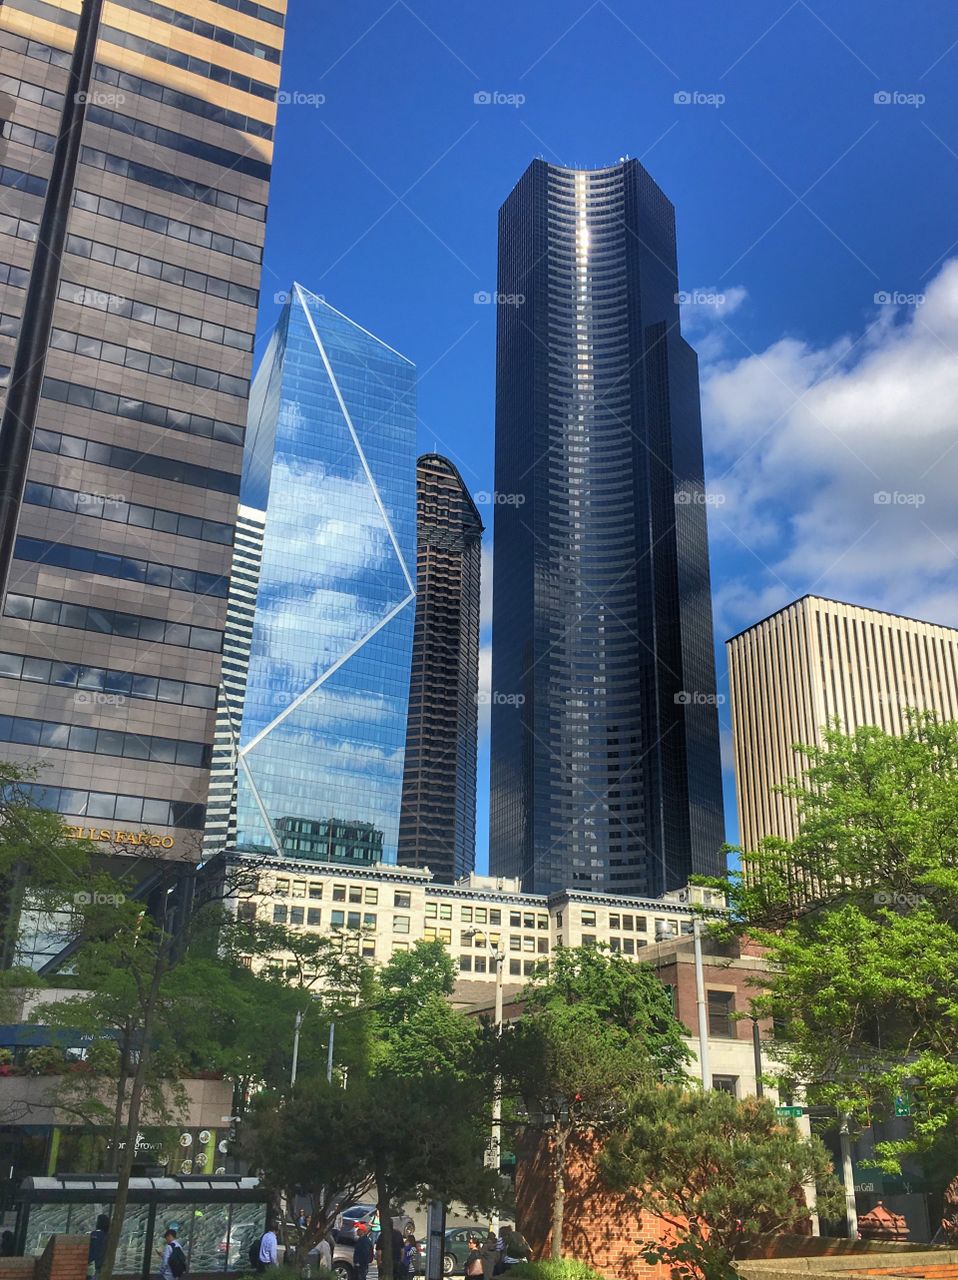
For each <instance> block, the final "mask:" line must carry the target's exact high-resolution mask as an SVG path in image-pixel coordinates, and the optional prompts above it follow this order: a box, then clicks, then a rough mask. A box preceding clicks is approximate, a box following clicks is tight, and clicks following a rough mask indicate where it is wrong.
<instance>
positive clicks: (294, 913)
mask: <svg viewBox="0 0 958 1280" xmlns="http://www.w3.org/2000/svg"><path fill="white" fill-rule="evenodd" d="M305 914H306V913H305V909H304V908H303V907H290V909H289V922H290V924H302V923H303V918H304V916H305Z"/></svg>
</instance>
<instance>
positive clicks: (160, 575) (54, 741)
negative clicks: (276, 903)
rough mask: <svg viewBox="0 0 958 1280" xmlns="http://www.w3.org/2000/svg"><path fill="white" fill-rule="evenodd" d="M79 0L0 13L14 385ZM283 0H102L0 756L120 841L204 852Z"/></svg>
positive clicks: (25, 2)
mask: <svg viewBox="0 0 958 1280" xmlns="http://www.w3.org/2000/svg"><path fill="white" fill-rule="evenodd" d="M77 8H78V6H77V5H76V4H73V3H69V4H68V3H62V2H61V0H7V2H6V3H4V4H3V5H2V7H0V49H2V54H3V68H4V74H3V76H2V77H0V91H2V93H0V116H2V117H3V118H2V121H0V123H2V130H0V135H2V139H0V186H2V191H0V195H2V205H0V208H2V211H0V379H2V382H3V388H2V394H3V396H5V395H6V389H7V387H8V384H9V375H10V368H11V366H12V365H13V362H14V352H15V349H16V344H17V342H18V340H19V339H20V336H21V335H20V327H21V319H22V315H23V308H24V301H25V297H26V289H27V286H28V284H29V283H30V276H31V270H32V266H33V259H34V248H35V243H36V239H37V233H38V228H39V223H40V219H41V215H42V211H43V207H44V201H45V200H46V198H47V195H48V192H49V191H50V187H51V179H52V177H53V175H52V173H51V167H52V152H53V148H54V145H55V140H56V136H57V134H58V133H59V131H60V120H61V110H62V109H63V104H64V94H65V89H66V85H67V74H68V69H69V66H70V60H71V50H72V46H73V43H74V39H75V32H76V29H77V22H78V14H77ZM285 9H286V5H285V0H249V3H245V2H244V3H243V4H242V5H236V4H234V5H230V4H224V3H217V2H216V0H192V3H190V4H189V5H186V4H184V3H182V0H169V3H163V4H160V3H154V0H130V2H125V3H120V2H119V0H107V3H106V4H105V5H104V8H103V14H102V19H101V25H100V29H99V42H98V45H97V49H96V61H95V66H94V73H93V81H92V85H91V90H90V94H89V96H88V101H87V105H86V115H85V122H84V124H83V129H82V135H81V147H80V153H79V164H78V167H77V171H76V176H75V181H74V183H73V190H72V209H71V212H70V216H69V223H68V228H67V230H68V234H67V239H66V245H65V253H64V255H63V258H62V262H61V265H60V272H59V279H58V281H57V282H56V284H55V288H56V303H55V310H54V317H53V332H52V338H51V342H50V347H49V350H48V352H47V355H46V363H45V368H44V373H45V377H44V380H43V385H42V395H41V399H40V401H39V410H38V415H37V432H36V438H35V443H34V447H33V451H32V455H31V458H30V463H29V473H28V480H27V485H26V491H25V494H24V502H23V506H22V508H21V511H20V519H19V528H18V537H17V541H16V548H15V560H14V562H13V569H12V573H11V577H10V582H9V591H8V594H7V596H6V599H5V601H4V603H3V616H2V618H0V663H2V666H0V752H2V754H3V755H4V756H5V757H6V758H9V759H13V760H17V761H20V762H24V763H26V764H37V763H38V764H40V765H41V766H42V772H41V777H40V784H41V785H38V787H37V793H38V798H39V799H40V801H41V802H42V803H44V804H46V805H47V806H49V807H50V808H53V809H56V810H58V811H59V812H60V813H61V814H62V815H63V816H64V818H65V819H66V821H67V823H68V824H70V829H71V830H72V831H74V832H75V833H76V834H77V835H80V834H81V833H82V834H85V835H88V834H89V833H91V832H93V833H95V834H94V838H95V839H97V840H103V841H104V842H105V843H106V845H108V846H109V847H110V850H111V852H112V851H113V850H117V849H119V850H121V851H122V850H129V851H131V852H136V851H141V849H142V845H143V844H147V845H148V846H149V847H150V849H151V852H154V853H155V852H157V851H159V852H162V853H165V854H167V855H168V856H170V857H185V858H197V857H199V853H200V846H201V839H202V832H203V827H204V821H205V812H204V809H205V803H206V794H207V783H208V777H209V766H210V752H211V747H212V742H213V730H214V716H215V707H216V690H217V686H218V684H219V680H220V663H221V648H222V637H223V629H224V623H225V610H226V596H227V591H228V583H229V569H230V559H231V554H232V544H233V533H234V525H235V523H236V505H237V495H238V493H239V484H240V471H241V464H242V446H243V434H244V426H245V422H246V411H247V393H248V389H249V378H250V373H251V364H252V350H253V334H254V330H255V322H256V310H257V304H258V298H259V283H260V270H261V259H262V249H263V238H264V231H265V221H266V208H267V200H268V195H269V179H270V165H271V158H272V145H273V143H272V139H273V130H274V125H275V120H276V90H277V87H278V84H279V63H280V56H281V50H282V44H283V27H284V14H285Z"/></svg>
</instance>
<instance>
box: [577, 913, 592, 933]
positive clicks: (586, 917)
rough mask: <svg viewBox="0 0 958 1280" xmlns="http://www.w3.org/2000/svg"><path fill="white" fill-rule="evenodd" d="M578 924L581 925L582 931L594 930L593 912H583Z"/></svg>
mask: <svg viewBox="0 0 958 1280" xmlns="http://www.w3.org/2000/svg"><path fill="white" fill-rule="evenodd" d="M579 923H580V924H581V925H582V928H583V929H594V928H595V912H594V911H583V912H582V915H581V917H580V919H579Z"/></svg>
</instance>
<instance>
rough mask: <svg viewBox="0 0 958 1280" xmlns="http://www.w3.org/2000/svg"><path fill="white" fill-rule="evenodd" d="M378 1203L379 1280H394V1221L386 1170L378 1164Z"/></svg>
mask: <svg viewBox="0 0 958 1280" xmlns="http://www.w3.org/2000/svg"><path fill="white" fill-rule="evenodd" d="M376 1201H377V1203H378V1205H379V1243H380V1246H381V1259H382V1260H381V1261H380V1262H379V1263H378V1266H379V1280H393V1220H392V1213H391V1212H390V1205H389V1187H388V1185H387V1183H386V1170H385V1169H384V1168H383V1167H382V1166H381V1165H380V1163H379V1162H378V1161H377V1162H376Z"/></svg>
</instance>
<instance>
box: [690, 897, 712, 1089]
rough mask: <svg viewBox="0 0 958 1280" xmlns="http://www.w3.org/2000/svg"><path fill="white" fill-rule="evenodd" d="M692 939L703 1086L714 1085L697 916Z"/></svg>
mask: <svg viewBox="0 0 958 1280" xmlns="http://www.w3.org/2000/svg"><path fill="white" fill-rule="evenodd" d="M692 940H693V944H694V947H695V1003H696V1005H697V1006H698V1014H699V1063H700V1064H701V1068H702V1088H703V1089H711V1087H712V1067H711V1063H710V1060H709V1013H708V1006H707V1005H706V1003H705V974H704V972H703V969H702V921H701V919H700V918H699V917H698V916H696V917H695V919H694V920H693V921H692Z"/></svg>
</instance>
